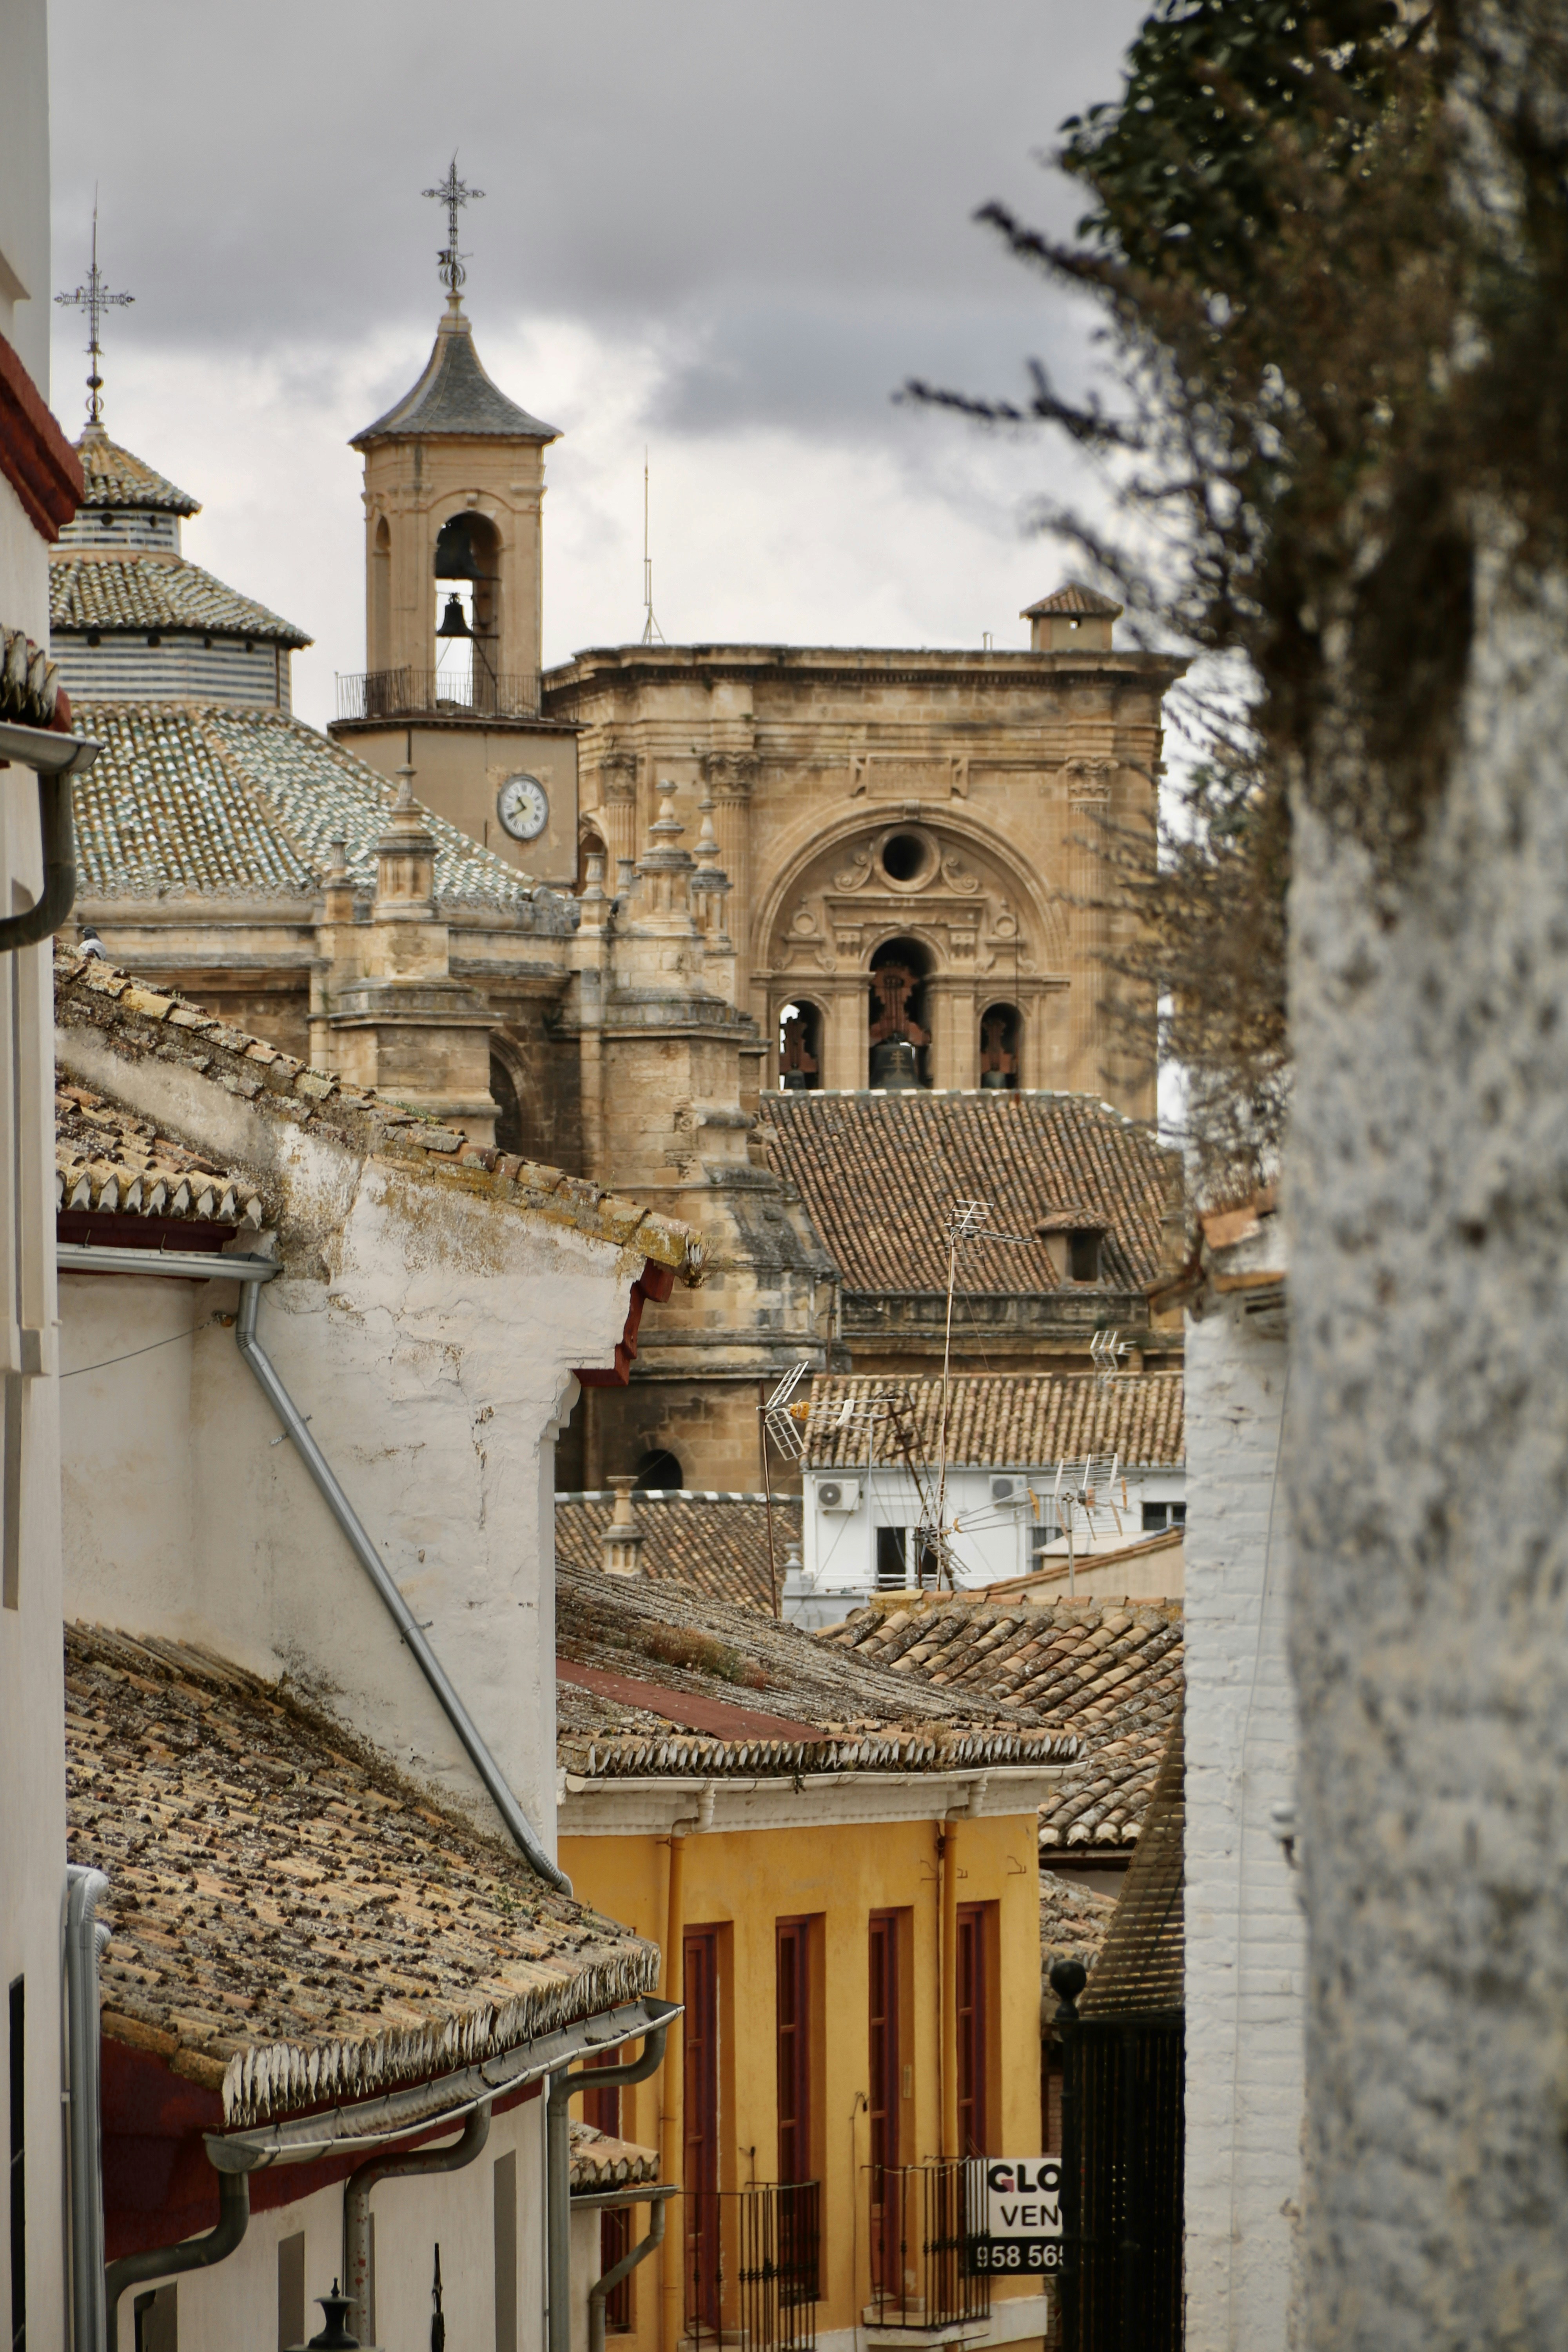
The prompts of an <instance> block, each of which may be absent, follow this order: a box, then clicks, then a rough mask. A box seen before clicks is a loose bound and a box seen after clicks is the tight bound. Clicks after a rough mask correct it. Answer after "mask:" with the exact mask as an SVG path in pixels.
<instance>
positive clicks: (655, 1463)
mask: <svg viewBox="0 0 1568 2352" xmlns="http://www.w3.org/2000/svg"><path fill="white" fill-rule="evenodd" d="M685 1484H686V1473H685V1472H684V1471H683V1470H682V1468H681V1466H680V1463H679V1459H678V1457H677V1456H676V1455H675V1454H672V1453H671V1452H670V1451H669V1448H668V1446H667V1445H659V1446H655V1447H654V1448H653V1450H652V1451H651V1452H650V1453H647V1454H644V1455H643V1458H642V1460H641V1461H640V1462H639V1463H638V1465H637V1492H638V1493H639V1494H642V1495H649V1494H660V1493H663V1494H672V1493H673V1494H679V1491H680V1489H681V1488H682V1487H683V1486H685Z"/></svg>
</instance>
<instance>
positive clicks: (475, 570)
mask: <svg viewBox="0 0 1568 2352" xmlns="http://www.w3.org/2000/svg"><path fill="white" fill-rule="evenodd" d="M436 577H437V580H482V579H483V578H484V573H483V572H481V571H480V570H479V562H478V559H477V557H476V556H475V554H474V542H473V538H472V535H471V534H470V532H469V530H468V520H467V518H466V517H465V516H463V515H450V516H448V517H447V520H446V521H445V522H444V523H443V524H442V525H441V528H440V530H438V531H437V534H436Z"/></svg>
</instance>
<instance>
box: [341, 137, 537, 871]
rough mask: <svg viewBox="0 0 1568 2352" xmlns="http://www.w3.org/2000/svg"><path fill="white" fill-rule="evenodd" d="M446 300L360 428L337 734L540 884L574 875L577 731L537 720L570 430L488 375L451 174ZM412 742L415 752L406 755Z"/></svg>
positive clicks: (442, 188) (462, 188) (462, 190)
mask: <svg viewBox="0 0 1568 2352" xmlns="http://www.w3.org/2000/svg"><path fill="white" fill-rule="evenodd" d="M425 193H426V195H428V196H431V197H434V198H435V199H436V200H437V202H439V203H440V204H442V205H444V206H445V207H446V211H447V244H446V247H445V248H444V249H443V251H442V253H441V255H440V275H441V278H442V282H443V283H444V285H445V287H446V289H447V302H446V309H445V311H444V313H443V315H442V318H441V320H440V322H439V325H438V326H437V332H436V341H435V346H434V349H433V350H432V352H431V353H430V357H429V359H428V361H427V362H426V366H425V370H424V373H422V374H421V375H420V377H419V379H418V381H417V383H416V384H415V385H414V386H413V388H412V390H411V391H409V392H407V393H405V394H404V396H403V398H402V399H401V400H399V401H397V402H395V404H394V405H393V406H392V407H391V408H389V409H388V410H387V411H386V413H385V415H383V416H378V417H377V418H376V420H375V422H374V424H373V425H366V426H365V428H364V430H363V433H357V434H356V435H355V436H354V438H353V444H352V446H353V447H354V448H356V449H358V450H359V451H360V452H361V453H362V455H363V460H364V490H363V498H364V514H365V667H364V669H363V672H362V673H361V674H360V675H359V676H357V677H344V678H340V680H339V682H338V716H337V719H336V720H335V721H334V722H333V725H332V727H331V733H332V734H333V735H334V736H335V737H337V738H338V739H339V740H344V741H347V742H349V743H351V744H352V747H353V750H354V751H357V752H358V753H359V755H360V757H361V758H362V759H364V760H368V761H369V762H370V763H371V765H372V766H373V767H375V768H379V769H380V770H381V771H382V772H383V773H384V775H388V776H391V775H395V773H396V772H397V769H398V767H399V766H400V765H401V764H402V762H403V761H404V760H405V758H410V757H411V758H412V759H413V760H414V762H415V764H416V767H417V769H418V772H419V779H420V792H421V797H422V798H423V799H424V800H425V801H426V803H427V804H428V805H429V806H430V807H431V808H434V809H436V810H437V811H438V812H439V813H440V814H442V815H443V816H445V817H448V818H449V819H450V820H451V822H452V823H453V824H458V825H460V826H461V827H462V829H463V831H464V832H465V833H467V834H468V835H471V836H472V838H473V839H474V840H476V841H478V842H479V843H481V844H482V845H483V846H485V847H486V848H488V849H491V850H494V851H495V852H496V853H497V854H498V855H499V856H502V857H504V858H506V859H507V860H508V861H509V863H510V864H511V865H514V866H519V867H520V868H521V870H522V871H524V872H525V873H528V874H531V875H533V876H535V877H537V878H539V879H540V880H542V881H548V882H571V881H573V880H574V878H575V876H576V870H577V741H576V730H575V729H574V727H572V726H570V725H565V724H563V722H561V721H560V720H553V719H542V718H541V716H540V688H539V673H540V665H541V658H542V655H541V621H542V596H543V563H542V528H541V527H542V509H543V501H544V452H545V450H546V448H547V447H548V446H549V445H550V443H551V442H552V441H554V440H557V439H558V438H559V437H560V436H559V435H558V433H557V431H556V428H555V426H554V425H546V424H544V423H543V422H542V420H541V419H540V418H539V417H537V416H531V415H530V414H529V413H528V411H527V410H526V409H524V408H520V407H519V406H518V404H517V403H516V402H515V401H513V400H510V399H509V398H508V397H507V395H506V394H505V393H503V392H502V391H501V390H500V386H499V385H498V384H496V383H492V382H491V380H490V378H489V375H488V374H487V373H486V372H485V370H484V367H483V366H482V364H481V363H480V360H479V353H478V352H477V351H476V349H475V347H474V336H473V329H472V327H471V325H470V324H469V321H468V314H467V312H466V311H465V310H464V308H463V295H462V288H463V282H464V278H465V277H466V274H467V273H466V271H465V270H464V268H463V260H462V256H461V255H460V254H459V252H458V215H459V212H460V210H461V208H462V206H463V205H466V204H468V203H469V202H470V201H471V200H472V199H474V198H476V197H477V196H479V194H482V191H481V190H479V189H478V188H470V187H468V186H467V185H466V184H464V182H463V181H461V180H460V179H459V178H458V167H457V159H456V157H454V158H453V162H452V165H451V168H450V170H449V171H448V172H447V177H446V179H445V180H444V181H443V182H442V183H441V184H439V186H437V187H435V188H427V189H426V192H425ZM411 739H412V750H410V749H409V746H410V741H411Z"/></svg>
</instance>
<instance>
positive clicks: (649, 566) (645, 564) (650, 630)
mask: <svg viewBox="0 0 1568 2352" xmlns="http://www.w3.org/2000/svg"><path fill="white" fill-rule="evenodd" d="M642 604H643V625H642V642H643V644H644V645H645V646H662V645H663V644H664V642H665V636H664V631H663V630H662V629H661V628H660V627H659V625H658V622H657V621H656V620H655V619H654V617H653V557H652V555H651V554H650V553H649V551H648V536H647V446H644V449H643V453H642ZM770 1410H771V1408H770Z"/></svg>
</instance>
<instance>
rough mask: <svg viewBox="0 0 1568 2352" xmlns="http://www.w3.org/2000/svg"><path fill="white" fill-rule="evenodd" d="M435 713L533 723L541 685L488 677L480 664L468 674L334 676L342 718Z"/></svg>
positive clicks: (430, 672) (383, 671)
mask: <svg viewBox="0 0 1568 2352" xmlns="http://www.w3.org/2000/svg"><path fill="white" fill-rule="evenodd" d="M437 713H439V714H441V715H443V716H445V715H447V714H448V713H449V714H452V715H455V716H458V717H461V718H468V717H473V718H479V719H487V718H494V719H537V718H538V716H539V681H538V679H537V678H534V677H492V676H491V674H490V673H489V670H487V669H486V668H485V667H483V665H482V664H479V663H476V665H475V666H474V668H473V670H472V671H469V670H467V669H458V670H453V671H447V670H434V669H372V670H360V671H357V672H355V673H354V674H353V676H345V674H344V673H343V672H342V670H340V671H339V672H338V717H339V718H340V719H417V718H428V717H431V716H433V715H436V714H437Z"/></svg>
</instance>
